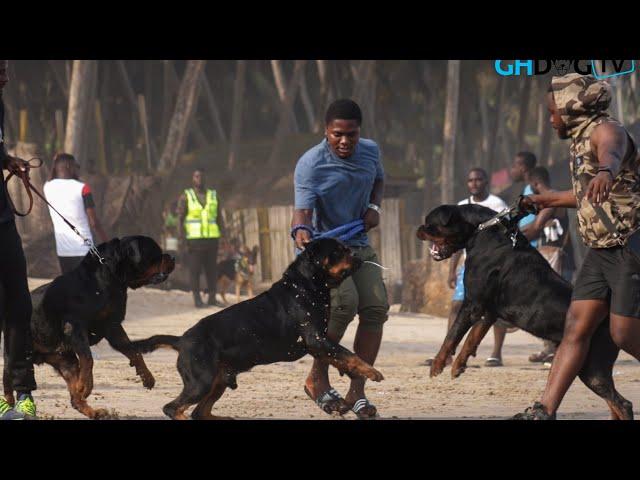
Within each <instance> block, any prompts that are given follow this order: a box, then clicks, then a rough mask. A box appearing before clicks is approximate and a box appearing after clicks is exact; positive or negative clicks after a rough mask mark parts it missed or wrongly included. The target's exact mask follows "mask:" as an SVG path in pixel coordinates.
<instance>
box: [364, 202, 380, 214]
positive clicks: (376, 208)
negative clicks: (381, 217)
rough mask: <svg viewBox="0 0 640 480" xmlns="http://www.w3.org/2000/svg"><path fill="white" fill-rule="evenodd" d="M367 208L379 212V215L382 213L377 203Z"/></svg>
mask: <svg viewBox="0 0 640 480" xmlns="http://www.w3.org/2000/svg"><path fill="white" fill-rule="evenodd" d="M367 208H370V209H371V210H374V211H376V212H378V214H381V213H382V209H381V208H380V207H379V206H378V205H376V204H375V203H370V204H369V205H367Z"/></svg>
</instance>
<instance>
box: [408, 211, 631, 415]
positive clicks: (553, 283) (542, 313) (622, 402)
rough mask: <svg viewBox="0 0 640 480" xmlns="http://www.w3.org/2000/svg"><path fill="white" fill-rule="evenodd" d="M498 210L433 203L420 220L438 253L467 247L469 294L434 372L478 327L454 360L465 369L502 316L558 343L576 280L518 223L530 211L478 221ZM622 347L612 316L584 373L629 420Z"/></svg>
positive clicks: (421, 233)
mask: <svg viewBox="0 0 640 480" xmlns="http://www.w3.org/2000/svg"><path fill="white" fill-rule="evenodd" d="M494 215H496V213H495V212H494V211H493V210H490V209H488V208H486V207H482V206H480V205H462V206H453V205H443V206H440V207H438V208H436V209H434V210H432V211H431V212H430V213H429V214H428V215H427V216H426V218H425V223H424V225H422V226H420V227H419V228H418V231H417V235H418V238H420V239H421V240H425V241H427V240H428V241H431V242H433V246H432V248H431V252H430V253H431V256H432V257H433V258H434V260H437V261H440V260H444V259H445V258H449V257H450V256H451V255H452V254H453V253H454V252H456V251H458V250H461V249H463V248H465V249H466V251H467V259H466V261H465V273H464V290H465V298H464V301H463V304H462V307H461V308H460V312H459V313H458V316H457V317H456V320H455V322H454V323H453V325H452V326H451V329H450V330H449V332H448V333H447V336H446V338H445V340H444V343H443V345H442V347H441V348H440V351H439V352H438V355H437V356H436V358H435V360H434V362H433V364H432V366H431V376H432V377H433V376H436V375H439V374H440V373H442V371H443V369H444V367H445V362H446V359H447V356H448V355H453V354H454V353H455V350H456V347H457V346H458V344H459V343H460V342H461V341H462V338H463V337H464V336H465V334H466V333H467V331H469V330H471V331H470V332H469V335H468V336H467V339H466V340H465V343H464V345H463V347H462V350H461V351H460V354H459V355H458V356H457V358H456V359H455V360H454V362H453V364H452V367H451V375H452V376H453V377H457V376H459V375H460V374H461V373H462V372H464V370H465V368H466V365H467V360H468V359H469V357H470V356H475V354H476V349H477V347H478V345H479V344H480V342H481V341H482V338H483V337H484V336H485V335H486V333H487V331H488V330H489V329H490V328H491V325H492V324H493V323H494V322H495V321H496V318H501V319H504V320H505V321H507V322H509V323H511V324H513V325H515V326H516V327H519V328H521V329H522V330H525V331H527V332H529V333H531V334H532V335H534V336H536V337H538V338H543V339H546V340H551V341H553V342H555V343H556V344H557V343H559V342H560V340H561V339H562V334H563V331H564V324H565V318H566V315H567V310H568V309H569V304H570V302H571V285H570V284H569V283H568V282H566V281H565V280H564V279H563V278H562V277H560V275H558V274H557V273H556V272H554V271H553V269H552V268H551V266H550V265H549V264H548V263H547V261H546V260H545V259H544V257H542V255H540V253H539V252H538V251H537V250H536V249H535V248H533V247H531V246H530V245H529V242H528V241H527V240H526V238H525V237H524V236H523V235H522V234H521V233H520V232H519V231H518V230H517V221H518V220H519V219H521V218H522V217H523V216H524V215H526V212H518V211H517V209H516V214H515V215H514V216H513V217H512V218H510V219H509V224H508V225H501V224H498V225H494V226H491V227H489V228H487V229H484V230H478V225H479V224H481V223H483V222H485V221H487V220H489V219H491V218H492V217H493V216H494ZM511 235H513V236H512V237H511ZM618 352H619V349H618V347H617V346H616V344H615V343H614V342H613V340H612V339H611V335H610V333H609V322H608V321H605V322H603V323H602V324H601V325H600V327H598V329H597V330H596V332H595V334H594V335H593V338H592V340H591V348H590V350H589V353H588V354H587V358H586V360H585V363H584V366H583V367H582V370H581V371H580V374H579V376H580V379H581V380H582V381H583V382H584V384H585V385H586V386H587V387H589V388H590V389H591V390H592V391H593V392H594V393H596V394H597V395H598V396H600V397H602V398H603V399H604V400H605V401H606V402H607V404H608V406H609V409H610V410H611V416H612V418H613V419H620V420H623V419H624V420H627V419H629V420H630V419H633V410H632V405H631V402H629V401H628V400H626V399H624V398H623V397H622V396H621V395H620V394H619V393H618V392H617V391H616V389H615V387H614V383H613V376H612V369H613V364H614V363H615V361H616V358H617V357H618Z"/></svg>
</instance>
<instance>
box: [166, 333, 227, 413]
mask: <svg viewBox="0 0 640 480" xmlns="http://www.w3.org/2000/svg"><path fill="white" fill-rule="evenodd" d="M183 348H185V350H181V351H180V354H179V355H178V373H180V376H181V377H182V383H183V388H182V392H181V393H180V395H178V398H176V399H175V400H173V401H172V402H169V403H167V404H166V405H165V406H164V407H162V411H163V412H164V414H165V415H166V416H168V417H169V418H172V419H174V420H187V419H188V418H187V416H186V415H185V413H184V412H185V410H187V408H189V407H190V406H191V405H194V404H196V403H200V402H203V401H205V400H206V398H207V397H208V396H209V395H211V393H212V385H213V384H214V382H215V379H216V377H217V376H218V372H219V368H218V366H217V365H216V364H217V358H216V355H215V354H214V353H212V352H211V351H207V348H206V347H205V346H202V345H193V344H191V345H184V346H183ZM212 406H213V403H212Z"/></svg>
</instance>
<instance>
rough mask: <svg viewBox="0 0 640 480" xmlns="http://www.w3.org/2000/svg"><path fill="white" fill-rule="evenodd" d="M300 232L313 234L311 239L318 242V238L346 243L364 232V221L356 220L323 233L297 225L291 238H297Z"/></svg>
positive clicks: (292, 230)
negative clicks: (335, 239)
mask: <svg viewBox="0 0 640 480" xmlns="http://www.w3.org/2000/svg"><path fill="white" fill-rule="evenodd" d="M298 230H307V231H308V232H309V233H310V234H311V238H313V239H314V240H317V239H318V238H337V239H338V240H340V241H341V242H344V241H346V240H349V239H351V238H353V237H355V236H356V235H357V234H359V233H361V232H364V220H354V221H352V222H349V223H345V224H344V225H341V226H339V227H336V228H334V229H332V230H329V231H326V232H322V233H319V232H314V231H313V230H312V229H310V228H309V227H307V226H306V225H295V226H294V227H293V228H292V229H291V237H293V238H295V235H296V232H297V231H298Z"/></svg>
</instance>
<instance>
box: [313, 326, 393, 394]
mask: <svg viewBox="0 0 640 480" xmlns="http://www.w3.org/2000/svg"><path fill="white" fill-rule="evenodd" d="M303 337H304V340H305V344H306V346H307V350H308V351H309V353H310V354H311V355H313V356H314V357H315V358H317V359H319V360H322V361H323V362H327V363H330V364H331V365H333V366H334V367H335V368H337V369H338V371H339V372H340V373H341V374H345V373H346V374H347V375H348V376H349V377H350V378H352V377H366V378H368V379H370V380H373V381H374V382H379V381H381V380H384V377H383V376H382V373H380V372H379V371H378V370H376V369H375V368H373V367H372V366H371V365H369V364H368V363H367V362H365V361H364V360H362V359H361V358H360V357H359V356H357V355H356V354H355V353H353V352H351V351H349V350H347V349H346V348H344V347H343V346H342V345H340V344H338V343H336V342H333V341H331V340H329V339H328V338H327V337H325V336H323V335H321V334H320V333H318V332H317V331H315V330H314V331H309V332H306V333H305V335H304V336H303Z"/></svg>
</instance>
